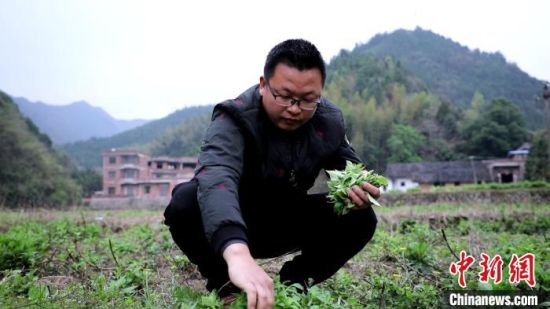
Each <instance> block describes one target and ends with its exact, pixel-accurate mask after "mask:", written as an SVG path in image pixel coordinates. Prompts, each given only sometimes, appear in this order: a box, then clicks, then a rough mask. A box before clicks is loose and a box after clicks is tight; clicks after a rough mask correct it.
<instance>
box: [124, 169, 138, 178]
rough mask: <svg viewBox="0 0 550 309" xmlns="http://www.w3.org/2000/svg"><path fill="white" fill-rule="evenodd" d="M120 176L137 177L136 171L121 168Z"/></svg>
mask: <svg viewBox="0 0 550 309" xmlns="http://www.w3.org/2000/svg"><path fill="white" fill-rule="evenodd" d="M122 178H138V171H136V170H123V171H122Z"/></svg>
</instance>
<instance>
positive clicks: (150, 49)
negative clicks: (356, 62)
mask: <svg viewBox="0 0 550 309" xmlns="http://www.w3.org/2000/svg"><path fill="white" fill-rule="evenodd" d="M416 26H420V27H422V28H424V29H427V30H432V31H433V32H435V33H438V34H440V35H443V36H445V37H448V38H450V39H452V40H454V41H457V42H459V43H460V44H462V45H466V46H468V47H469V48H471V49H473V48H479V49H480V50H482V51H486V52H495V51H500V52H501V53H502V54H503V55H504V56H505V57H506V59H507V60H508V61H509V62H514V63H516V64H517V65H518V66H519V67H520V68H521V69H522V70H524V71H526V72H527V73H529V74H530V75H531V76H533V77H536V78H538V79H544V80H550V1H545V0H540V1H539V0H517V1H506V0H500V1H492V0H491V1H489V0H462V1H444V0H434V1H406V0H405V1H388V0H377V1H367V0H363V1H347V0H340V1H333V2H331V1H319V0H316V1H303V0H302V1H301V0H279V1H270V2H266V1H238V0H233V1H204V0H203V1H183V0H181V1H135V0H134V1H130V0H129V1H115V0H88V1H85V0H50V1H42V0H34V1H33V0H0V90H3V91H5V92H7V93H8V94H10V95H13V96H23V97H26V98H27V99H29V100H31V101H43V102H46V103H49V104H60V105H61V104H69V103H71V102H75V101H79V100H85V101H87V102H89V103H90V104H92V105H95V106H100V107H102V108H103V109H105V110H106V111H107V112H108V113H110V114H111V115H112V116H114V117H116V118H120V119H131V118H149V119H152V118H160V117H164V116H166V115H167V114H169V113H171V112H173V111H175V110H176V109H179V108H182V107H184V106H189V105H198V104H213V103H217V102H219V101H222V100H224V99H228V98H233V97H235V96H237V95H238V94H239V93H241V92H242V91H243V90H245V89H246V88H248V87H249V86H251V85H252V84H254V83H256V82H258V80H259V76H260V75H261V74H262V70H263V63H264V60H265V56H266V55H267V53H268V51H269V50H270V49H271V47H273V46H274V45H275V44H277V43H279V42H280V41H283V40H285V39H288V38H305V39H308V40H310V41H311V42H313V43H314V44H315V45H316V46H317V47H318V48H319V50H320V51H321V53H322V54H323V57H324V58H325V61H327V62H328V61H329V60H330V59H331V58H332V57H334V56H335V55H336V54H337V53H338V52H339V51H340V50H341V49H348V50H350V49H352V48H353V47H354V46H355V45H356V44H357V43H366V42H367V41H368V40H369V39H370V38H372V37H373V36H374V35H375V34H377V33H382V32H391V31H393V30H396V29H399V28H403V29H408V30H412V29H414V28H415V27H416Z"/></svg>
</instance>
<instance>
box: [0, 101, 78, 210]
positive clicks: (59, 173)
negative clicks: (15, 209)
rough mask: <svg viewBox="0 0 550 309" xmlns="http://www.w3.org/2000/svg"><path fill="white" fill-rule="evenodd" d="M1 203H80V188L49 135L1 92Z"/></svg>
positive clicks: (54, 204) (18, 204)
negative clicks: (53, 145) (54, 147)
mask: <svg viewBox="0 0 550 309" xmlns="http://www.w3.org/2000/svg"><path fill="white" fill-rule="evenodd" d="M0 144H1V145H2V151H0V206H10V207H11V206H35V205H39V206H61V205H65V204H72V203H78V202H79V199H80V196H81V194H82V191H81V187H80V186H79V185H78V184H77V183H76V181H75V180H73V179H72V178H71V170H70V169H69V167H68V166H70V164H69V163H68V161H67V160H66V159H64V158H63V157H62V156H61V155H59V154H58V153H56V151H55V150H54V149H53V148H52V145H51V141H50V139H49V138H48V136H47V135H45V134H42V133H40V131H39V130H38V128H37V127H36V126H35V125H34V123H33V122H32V121H31V120H29V119H25V118H23V117H22V115H21V113H20V112H19V110H18V108H17V106H16V105H15V103H13V101H12V100H11V98H10V97H9V96H8V95H7V94H5V93H3V92H1V91H0Z"/></svg>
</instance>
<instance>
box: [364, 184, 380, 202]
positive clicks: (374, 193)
mask: <svg viewBox="0 0 550 309" xmlns="http://www.w3.org/2000/svg"><path fill="white" fill-rule="evenodd" d="M362 187H363V189H364V190H365V191H367V192H369V193H370V195H371V196H372V197H374V198H375V199H378V198H379V197H380V189H378V188H377V187H376V186H373V185H371V184H370V183H368V182H364V183H363V185H362Z"/></svg>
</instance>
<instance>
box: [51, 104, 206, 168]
mask: <svg viewBox="0 0 550 309" xmlns="http://www.w3.org/2000/svg"><path fill="white" fill-rule="evenodd" d="M212 108H213V106H195V107H188V108H184V109H180V110H178V111H176V112H173V113H172V114H170V115H168V116H166V117H164V118H161V119H158V120H154V121H151V122H149V123H147V124H145V125H142V126H140V127H137V128H134V129H131V130H128V131H125V132H122V133H119V134H116V135H114V136H111V137H104V138H92V139H89V140H87V141H80V142H75V143H70V144H65V145H61V146H60V148H61V150H63V152H65V153H66V154H67V155H68V156H69V158H71V160H72V161H73V162H74V163H76V164H77V165H78V166H80V167H85V168H97V167H100V166H101V164H102V163H101V153H102V152H103V151H105V150H108V149H111V148H134V149H141V150H143V151H149V150H150V149H149V148H150V147H149V146H150V144H152V143H153V142H154V141H156V140H157V139H158V138H161V137H162V136H163V135H165V134H171V133H170V132H172V131H170V130H175V128H177V127H178V126H180V125H182V124H183V123H184V122H185V121H186V120H189V119H195V118H197V117H201V116H202V117H204V116H205V115H208V116H209V115H210V114H211V112H212ZM182 134H187V132H182ZM184 138H185V137H184ZM192 140H193V141H194V139H192ZM197 143H200V140H199V141H197ZM159 147H160V146H159ZM190 147H191V148H192V147H195V146H190ZM182 155H185V154H182Z"/></svg>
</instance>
